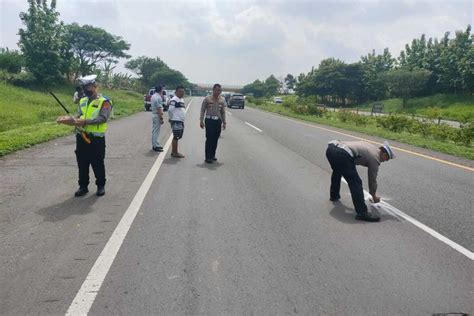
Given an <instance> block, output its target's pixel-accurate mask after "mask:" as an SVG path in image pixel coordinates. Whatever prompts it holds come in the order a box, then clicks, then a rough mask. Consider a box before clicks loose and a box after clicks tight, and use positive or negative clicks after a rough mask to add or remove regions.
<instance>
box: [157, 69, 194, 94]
mask: <svg viewBox="0 0 474 316" xmlns="http://www.w3.org/2000/svg"><path fill="white" fill-rule="evenodd" d="M151 82H152V83H154V85H156V84H160V85H161V86H164V87H168V88H172V89H174V88H176V87H177V86H179V85H182V86H184V87H185V88H189V82H188V79H186V77H184V75H183V74H182V73H181V72H179V71H177V70H173V69H170V68H168V67H167V68H161V69H158V70H157V71H155V72H154V73H153V75H152V76H151Z"/></svg>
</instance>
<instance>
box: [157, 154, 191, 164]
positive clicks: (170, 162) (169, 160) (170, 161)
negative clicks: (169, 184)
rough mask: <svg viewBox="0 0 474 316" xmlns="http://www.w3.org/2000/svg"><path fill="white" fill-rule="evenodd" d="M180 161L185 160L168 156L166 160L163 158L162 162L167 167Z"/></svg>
mask: <svg viewBox="0 0 474 316" xmlns="http://www.w3.org/2000/svg"><path fill="white" fill-rule="evenodd" d="M160 154H162V153H160ZM182 159H186V158H174V157H171V156H168V158H165V159H164V160H163V163H164V164H167V165H175V164H177V163H178V162H179V161H181V160H182Z"/></svg>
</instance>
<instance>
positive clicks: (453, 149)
mask: <svg viewBox="0 0 474 316" xmlns="http://www.w3.org/2000/svg"><path fill="white" fill-rule="evenodd" d="M248 105H249V106H252V107H255V108H258V109H261V110H264V111H268V112H274V113H278V114H281V115H285V116H289V117H293V118H296V119H300V120H304V121H309V122H314V123H319V124H323V125H329V126H334V127H338V128H342V129H346V130H351V131H356V132H360V133H364V134H367V135H371V136H378V137H382V138H385V139H391V140H396V141H399V142H402V143H406V144H411V145H415V146H418V147H421V148H427V149H431V150H435V151H439V152H443V153H446V154H450V155H454V156H458V157H463V158H467V159H471V160H474V147H473V146H472V145H471V146H469V147H466V146H461V145H457V144H454V143H450V142H442V141H439V140H434V139H429V138H425V137H423V136H421V135H416V134H410V133H407V132H402V133H395V132H390V131H387V130H384V129H382V128H380V127H377V126H376V123H375V120H369V122H368V124H367V125H366V126H357V125H355V124H354V123H352V122H341V121H339V120H338V119H337V118H336V116H334V115H331V116H330V117H319V116H314V115H302V114H296V113H294V112H293V111H291V110H290V109H289V108H286V107H283V106H282V105H276V104H273V103H271V102H265V103H264V104H262V105H255V104H248Z"/></svg>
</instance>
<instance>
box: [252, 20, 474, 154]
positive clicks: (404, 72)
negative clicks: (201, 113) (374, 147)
mask: <svg viewBox="0 0 474 316" xmlns="http://www.w3.org/2000/svg"><path fill="white" fill-rule="evenodd" d="M473 45H474V36H473V35H472V34H471V25H468V26H467V27H466V28H465V30H458V31H456V32H455V34H454V36H451V35H450V33H449V32H446V33H445V34H444V36H443V37H442V38H440V39H438V38H426V36H425V35H424V34H422V35H421V37H420V38H415V39H413V40H412V42H411V43H407V44H406V45H405V49H404V50H402V51H401V52H400V55H399V56H398V57H396V58H395V57H393V56H392V54H391V53H390V51H389V50H388V48H386V49H384V51H383V53H381V54H377V53H376V52H375V50H372V52H370V53H368V54H367V55H365V56H362V57H361V58H360V60H359V61H358V62H355V63H346V62H344V61H342V60H339V59H336V58H332V57H331V58H326V59H324V60H322V61H321V62H320V63H319V65H318V66H313V67H312V68H311V70H310V71H309V72H308V73H301V74H299V75H298V76H293V75H292V74H288V75H286V77H284V78H280V79H279V80H277V79H276V78H275V76H273V75H271V76H270V77H268V78H267V79H266V80H263V81H260V80H258V79H257V80H255V81H254V82H252V83H249V84H247V85H246V86H244V88H243V92H244V93H245V94H246V95H247V97H248V102H249V103H250V105H252V104H253V105H254V106H256V107H258V108H260V109H263V110H267V111H271V112H276V113H280V114H283V115H287V116H291V117H295V118H299V119H303V120H307V121H312V122H317V123H321V124H326V125H331V126H335V127H340V128H344V129H348V130H353V131H358V132H362V133H366V134H369V135H377V136H380V137H384V138H387V139H393V140H397V141H400V142H405V143H408V144H412V145H416V146H419V147H424V148H429V149H433V150H437V151H440V152H444V153H447V154H453V155H456V156H459V157H465V158H469V159H474V148H473V143H474V68H473V67H472V60H474V50H473V49H472V47H473ZM278 94H284V96H283V97H282V98H283V103H282V104H275V103H274V99H273V96H276V95H278ZM374 104H376V106H374ZM382 105H383V112H384V113H386V114H389V115H387V116H379V117H372V116H367V115H358V114H357V113H358V111H364V112H371V111H372V109H381V108H382ZM331 108H332V109H335V108H337V109H338V110H339V111H334V110H333V111H331V110H330V109H331ZM354 112H356V113H354ZM415 116H417V117H415ZM443 119H444V120H455V121H457V122H459V123H460V128H455V127H451V126H449V125H447V124H443V123H441V120H443Z"/></svg>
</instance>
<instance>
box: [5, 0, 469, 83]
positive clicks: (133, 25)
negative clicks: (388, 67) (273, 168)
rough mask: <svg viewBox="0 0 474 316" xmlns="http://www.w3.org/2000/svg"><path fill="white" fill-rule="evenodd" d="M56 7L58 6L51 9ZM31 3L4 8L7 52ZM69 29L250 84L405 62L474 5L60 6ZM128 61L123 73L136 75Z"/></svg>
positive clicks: (192, 76)
mask: <svg viewBox="0 0 474 316" xmlns="http://www.w3.org/2000/svg"><path fill="white" fill-rule="evenodd" d="M49 1H50V0H48V2H49ZM27 9H28V4H27V1H26V0H0V12H1V13H0V47H9V48H10V49H16V48H17V42H18V39H19V37H18V29H19V28H21V27H22V24H21V21H20V18H19V14H20V12H22V11H27ZM57 11H58V12H59V13H60V20H62V21H64V22H65V23H73V22H77V23H78V24H80V25H83V24H89V25H93V26H96V27H101V28H104V29H105V30H106V31H108V32H109V33H111V34H114V35H118V36H121V37H122V38H123V39H124V40H125V41H127V42H128V43H130V44H131V48H130V50H129V51H128V54H129V55H131V56H132V57H138V56H148V57H160V58H161V59H162V60H163V61H164V62H165V63H167V64H168V65H169V66H170V67H171V68H173V69H176V70H179V71H181V72H182V73H183V74H184V75H185V76H186V77H187V78H188V79H189V80H190V81H191V82H194V83H210V84H212V83H215V82H219V83H222V84H229V85H245V84H247V83H250V82H253V81H254V80H255V79H260V80H262V79H265V78H267V77H268V76H270V75H271V74H274V75H275V76H277V77H283V76H285V75H286V74H293V75H295V76H297V75H298V74H300V73H307V72H309V71H310V70H311V67H312V66H316V67H317V65H318V64H319V62H320V61H321V60H323V59H325V58H329V57H335V58H339V59H341V60H343V61H345V62H348V63H351V62H357V61H359V60H360V57H361V56H363V55H366V54H367V53H369V52H371V51H372V50H373V49H375V51H376V52H377V53H382V51H383V49H384V48H386V47H388V48H389V50H390V52H391V53H392V55H393V56H394V57H398V56H399V53H400V51H401V50H402V49H403V48H404V46H405V44H407V43H410V42H411V41H412V40H413V39H414V38H419V37H420V36H421V34H425V35H426V37H427V38H429V37H433V38H434V37H437V38H441V37H442V36H443V35H444V33H445V32H447V31H448V32H450V33H451V34H452V35H451V36H453V35H454V33H455V31H456V30H465V29H466V27H467V25H468V24H471V25H472V24H473V22H474V0H443V1H437V0H432V1H414V0H360V1H344V0H322V1H319V0H313V1H303V0H292V1H288V0H287V1H280V0H265V1H263V0H230V1H223V0H184V1H183V0H174V1H158V0H147V1H140V0H138V1H133V0H115V1H112V0H105V1H98V0H57ZM125 62H126V61H125V60H121V62H120V63H119V65H118V67H117V68H116V72H128V70H127V69H126V68H125V67H124V64H125Z"/></svg>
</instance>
